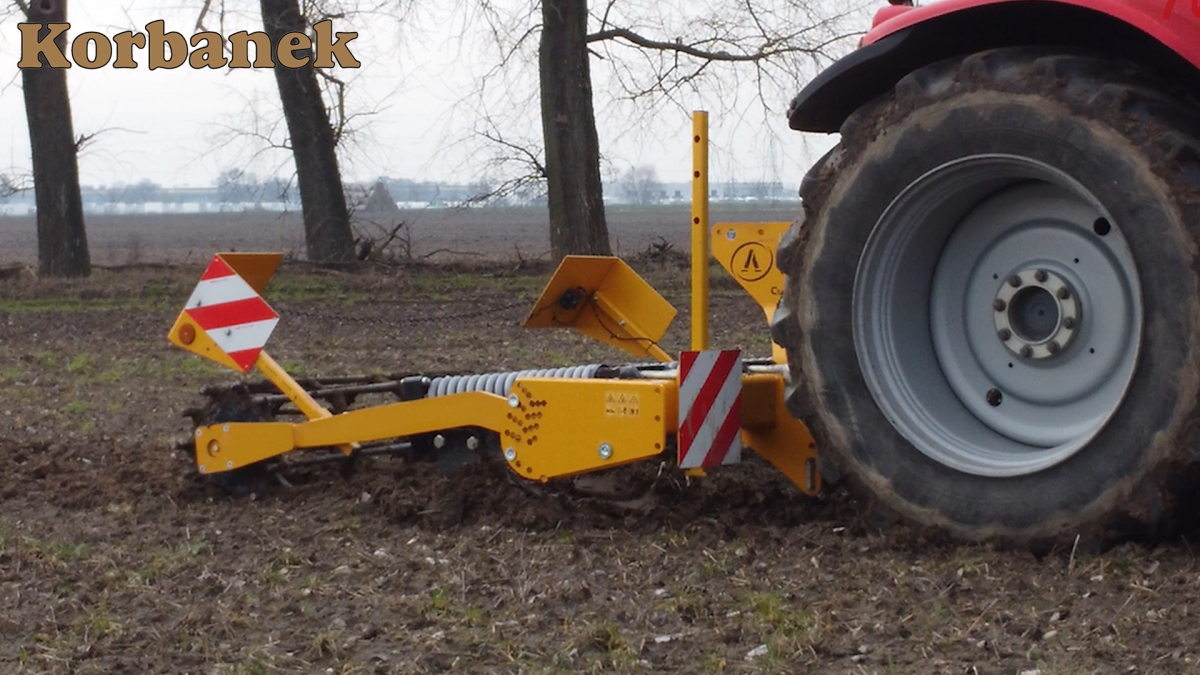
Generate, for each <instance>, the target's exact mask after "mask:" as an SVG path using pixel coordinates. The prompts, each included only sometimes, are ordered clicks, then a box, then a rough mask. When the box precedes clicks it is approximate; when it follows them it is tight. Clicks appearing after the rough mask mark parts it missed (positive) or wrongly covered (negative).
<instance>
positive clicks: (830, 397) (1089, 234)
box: [772, 0, 1200, 546]
mask: <svg viewBox="0 0 1200 675" xmlns="http://www.w3.org/2000/svg"><path fill="white" fill-rule="evenodd" d="M1198 94H1200V2H1197V0H1037V1H1030V0H947V1H945V2H936V3H933V4H930V5H928V6H923V7H918V8H914V7H909V6H891V7H887V8H885V9H883V10H881V11H880V12H879V14H878V15H877V16H876V20H875V25H874V28H873V29H872V30H871V32H870V33H868V34H867V35H866V37H865V38H864V39H863V41H862V44H861V47H860V49H858V50H857V51H855V52H854V53H852V54H851V55H849V56H847V57H845V58H844V59H842V60H840V61H838V62H837V63H835V64H834V65H833V66H832V67H831V68H829V69H828V70H827V71H825V72H824V73H822V74H821V75H820V76H819V77H818V78H817V79H816V80H815V81H813V82H812V83H811V84H810V85H809V86H808V87H807V88H805V89H804V91H803V92H802V93H801V94H800V95H799V96H797V98H796V99H795V101H794V102H793V103H792V106H791V109H790V113H789V114H790V124H791V126H792V128H794V129H799V130H805V131H816V132H828V133H833V132H840V133H841V142H840V144H839V145H838V146H837V147H836V148H835V149H834V150H833V151H831V152H830V153H828V154H827V155H826V156H824V157H823V158H822V159H821V160H820V161H819V162H817V164H816V165H815V166H814V167H813V168H812V170H811V171H810V172H809V173H808V175H807V177H806V178H805V180H804V182H803V185H802V187H801V190H800V192H801V196H802V198H803V200H804V215H803V217H802V218H801V220H800V221H799V222H798V223H797V225H795V226H793V228H792V230H791V231H790V233H789V234H788V235H787V236H786V237H785V238H784V241H783V243H782V244H781V245H780V248H779V261H780V266H781V268H782V269H783V271H784V272H785V274H786V275H787V285H786V288H785V291H784V296H783V299H782V302H781V303H780V306H779V309H778V310H777V312H776V316H775V320H774V323H773V329H772V333H773V336H774V339H775V341H776V342H778V343H780V344H781V345H783V346H784V347H786V349H787V352H788V357H789V358H788V360H789V364H790V369H791V383H792V385H791V387H792V388H791V390H790V391H789V398H788V406H789V408H790V410H791V411H792V412H793V414H795V415H796V416H798V417H800V418H801V419H802V420H804V422H805V423H806V424H807V425H808V426H809V428H810V429H811V431H812V433H813V436H814V438H815V439H816V441H817V446H818V447H819V448H820V453H819V457H820V471H821V474H822V475H823V477H824V478H825V479H826V480H841V481H842V482H844V483H846V484H848V485H849V486H850V487H851V489H852V490H854V491H855V492H857V493H859V494H860V495H866V496H869V497H870V498H871V500H872V502H873V503H874V504H876V505H877V506H879V507H882V512H883V513H885V514H890V515H892V516H895V517H899V518H900V519H903V520H905V521H907V522H910V523H915V524H917V525H921V526H932V527H937V528H941V529H945V530H948V531H949V532H951V533H953V534H954V535H956V536H958V537H963V538H968V539H997V540H1000V541H1003V542H1006V543H1009V544H1017V545H1033V546H1037V545H1038V544H1039V543H1042V544H1045V543H1053V542H1065V543H1068V544H1069V543H1070V542H1071V541H1072V540H1075V541H1076V542H1078V541H1079V540H1080V539H1082V540H1083V541H1096V542H1104V541H1111V540H1113V539H1126V538H1131V537H1132V538H1156V537H1160V536H1163V535H1166V534H1169V533H1172V532H1177V531H1179V530H1180V529H1181V528H1184V527H1187V526H1188V524H1189V523H1188V521H1189V519H1193V518H1194V517H1195V515H1196V514H1197V507H1198V506H1200V504H1196V503H1195V502H1196V501H1197V500H1196V499H1195V497H1196V496H1197V495H1200V99H1198V98H1197V95H1198ZM1077 537H1079V538H1080V539H1077Z"/></svg>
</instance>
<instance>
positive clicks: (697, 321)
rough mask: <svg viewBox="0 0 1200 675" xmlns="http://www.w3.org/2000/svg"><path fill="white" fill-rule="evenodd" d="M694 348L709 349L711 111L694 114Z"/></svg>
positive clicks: (698, 111) (700, 111) (699, 111)
mask: <svg viewBox="0 0 1200 675" xmlns="http://www.w3.org/2000/svg"><path fill="white" fill-rule="evenodd" d="M692 349H693V350H704V349H708V113H707V112H705V111H702V110H697V111H696V112H694V113H692Z"/></svg>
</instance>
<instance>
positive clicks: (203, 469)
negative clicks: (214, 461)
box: [200, 464, 208, 473]
mask: <svg viewBox="0 0 1200 675" xmlns="http://www.w3.org/2000/svg"><path fill="white" fill-rule="evenodd" d="M206 471H208V467H206V466H204V465H203V464H201V465H200V473H204V472H206Z"/></svg>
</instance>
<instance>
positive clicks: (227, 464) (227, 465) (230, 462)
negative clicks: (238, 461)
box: [225, 459, 233, 469]
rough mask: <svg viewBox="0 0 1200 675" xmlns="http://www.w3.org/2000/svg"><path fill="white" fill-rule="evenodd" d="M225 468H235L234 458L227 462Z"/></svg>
mask: <svg viewBox="0 0 1200 675" xmlns="http://www.w3.org/2000/svg"><path fill="white" fill-rule="evenodd" d="M225 468H226V469H232V468H233V460H232V459H231V460H229V461H228V462H225Z"/></svg>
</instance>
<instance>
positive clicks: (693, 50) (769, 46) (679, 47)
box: [587, 28, 821, 63]
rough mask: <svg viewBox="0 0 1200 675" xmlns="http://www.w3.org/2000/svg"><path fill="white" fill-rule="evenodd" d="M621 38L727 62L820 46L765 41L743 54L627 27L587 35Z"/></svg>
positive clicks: (813, 50) (804, 51) (809, 51)
mask: <svg viewBox="0 0 1200 675" xmlns="http://www.w3.org/2000/svg"><path fill="white" fill-rule="evenodd" d="M617 39H622V40H626V41H628V42H631V43H633V44H635V45H637V46H639V47H643V48H645V49H654V50H658V51H663V52H679V53H680V54H687V55H688V56H694V57H696V58H698V59H704V60H705V61H729V62H734V63H737V62H746V61H762V60H765V59H770V58H773V57H776V56H780V55H782V54H819V53H821V52H820V46H818V47H815V48H814V47H808V46H801V45H795V44H788V43H786V42H776V43H772V42H765V43H763V45H762V46H761V47H760V48H759V49H758V50H757V51H754V52H750V53H743V54H732V53H730V52H728V51H724V50H722V51H708V50H706V49H700V48H699V47H696V46H693V45H691V44H686V43H684V42H683V41H682V39H678V40H676V41H674V42H664V41H662V40H651V39H650V38H647V37H644V36H642V35H639V34H637V33H635V32H633V31H631V30H629V29H628V28H610V29H608V30H603V31H599V32H597V33H592V34H591V35H588V37H587V40H588V42H589V43H591V42H603V41H604V40H617Z"/></svg>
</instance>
